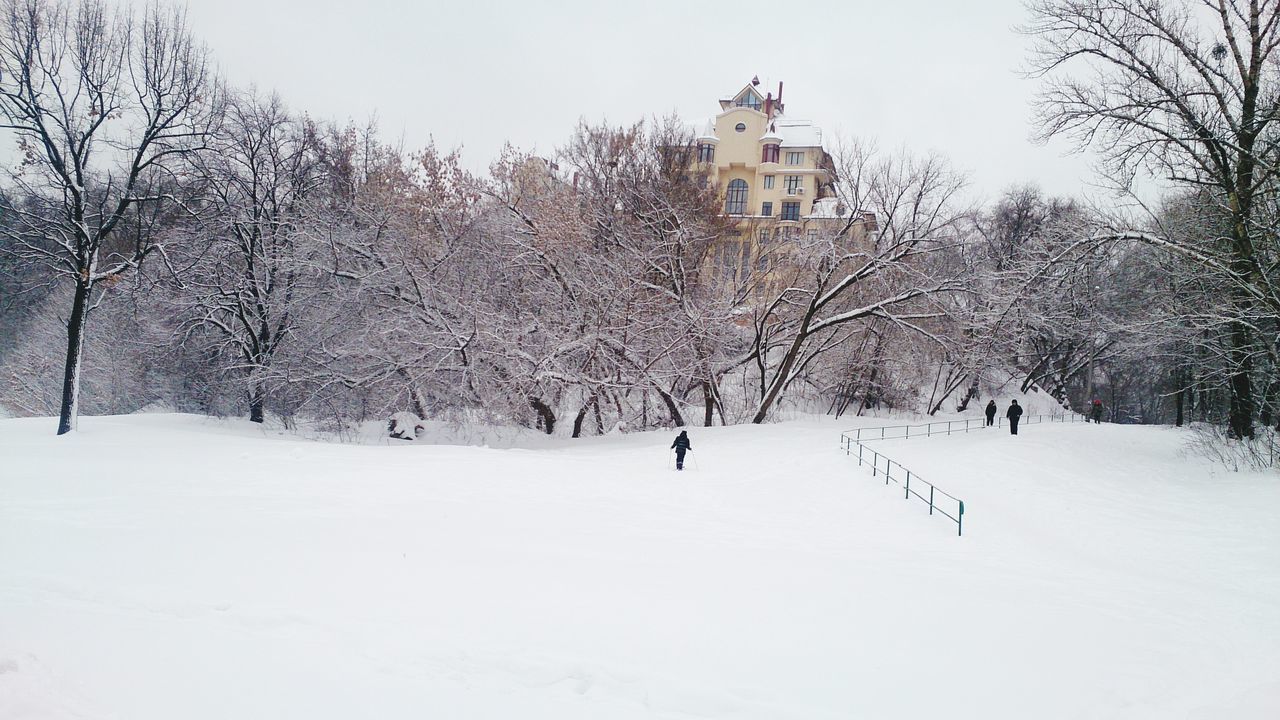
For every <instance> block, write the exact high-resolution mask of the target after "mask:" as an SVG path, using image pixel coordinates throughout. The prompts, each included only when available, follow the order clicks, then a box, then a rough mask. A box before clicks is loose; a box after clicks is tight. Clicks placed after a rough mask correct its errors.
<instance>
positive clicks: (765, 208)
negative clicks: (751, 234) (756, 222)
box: [760, 202, 773, 217]
mask: <svg viewBox="0 0 1280 720" xmlns="http://www.w3.org/2000/svg"><path fill="white" fill-rule="evenodd" d="M760 214H761V215H763V216H765V217H772V216H773V203H771V202H767V203H761V204H760Z"/></svg>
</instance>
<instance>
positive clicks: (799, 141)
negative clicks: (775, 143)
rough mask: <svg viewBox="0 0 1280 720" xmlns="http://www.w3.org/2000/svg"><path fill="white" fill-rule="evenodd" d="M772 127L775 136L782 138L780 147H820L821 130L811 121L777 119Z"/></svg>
mask: <svg viewBox="0 0 1280 720" xmlns="http://www.w3.org/2000/svg"><path fill="white" fill-rule="evenodd" d="M774 126H775V127H776V134H777V135H779V136H781V137H782V147H822V128H820V127H818V126H817V125H814V124H813V121H812V120H791V119H788V118H784V117H778V118H777V119H776V120H775V121H774Z"/></svg>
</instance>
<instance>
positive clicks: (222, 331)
mask: <svg viewBox="0 0 1280 720" xmlns="http://www.w3.org/2000/svg"><path fill="white" fill-rule="evenodd" d="M317 143H318V138H317V136H316V133H315V130H314V128H312V127H311V126H310V125H309V124H308V123H306V122H303V121H299V120H297V119H295V118H293V117H292V116H290V114H289V113H288V111H287V109H286V108H285V107H284V104H283V103H282V101H281V100H280V99H279V98H278V97H276V96H274V95H273V96H270V97H266V98H263V97H259V96H258V95H257V94H256V93H253V92H249V93H242V94H238V95H235V96H233V97H232V98H231V99H230V100H229V102H228V103H227V106H226V112H225V120H224V122H223V124H222V125H221V127H220V128H219V130H218V133H217V135H216V137H215V138H213V140H212V142H211V149H212V152H208V153H199V154H193V156H192V157H191V158H190V160H191V163H190V169H191V172H192V174H193V175H194V176H195V177H196V178H197V179H198V182H199V184H200V207H199V213H200V216H201V217H200V218H199V222H197V223H192V228H191V234H190V237H189V238H188V240H187V241H186V242H184V243H182V247H181V255H182V256H183V261H182V262H181V263H180V264H181V265H182V266H183V272H182V275H181V277H178V278H177V282H178V284H179V285H180V287H181V289H180V290H179V291H178V292H179V293H180V297H181V298H182V300H183V303H182V304H183V306H184V307H182V308H180V309H179V313H180V315H181V316H182V318H183V321H182V325H181V328H180V332H181V333H182V335H183V336H184V337H188V338H189V337H192V336H195V335H202V336H206V337H210V338H212V339H213V344H214V346H215V347H214V354H215V355H216V356H218V357H220V358H222V362H223V363H224V367H226V369H228V370H230V371H232V372H236V373H237V374H238V375H240V376H242V377H243V378H244V384H245V393H246V397H247V403H248V407H249V419H250V420H252V421H253V422H262V421H263V411H264V406H265V404H266V401H267V394H268V389H269V384H270V383H271V380H272V378H271V374H272V364H273V361H274V359H275V357H276V355H277V353H278V352H279V350H280V348H281V345H282V344H283V343H284V342H286V341H287V340H288V339H289V338H290V336H291V334H292V333H293V332H294V331H295V330H296V328H297V323H298V321H299V313H298V312H297V310H298V306H299V305H302V304H305V303H306V302H307V301H308V300H312V299H314V298H315V295H316V292H315V291H316V289H317V286H318V284H319V283H318V281H317V278H316V268H317V266H318V265H319V262H320V259H319V257H318V255H319V249H320V248H321V246H320V244H319V243H316V242H315V241H314V237H313V236H312V235H310V234H308V233H307V232H305V230H306V228H304V227H303V224H304V223H306V222H308V221H309V220H310V219H311V218H309V217H308V216H307V211H308V209H309V200H310V198H311V195H312V194H313V193H315V192H317V191H318V190H319V189H320V188H321V187H322V185H323V176H322V174H321V167H320V161H319V155H318V152H317Z"/></svg>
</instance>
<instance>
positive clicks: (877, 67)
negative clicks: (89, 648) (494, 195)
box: [189, 0, 1091, 198]
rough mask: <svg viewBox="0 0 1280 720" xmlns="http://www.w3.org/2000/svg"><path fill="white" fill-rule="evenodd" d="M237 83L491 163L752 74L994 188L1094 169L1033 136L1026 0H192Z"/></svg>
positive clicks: (470, 160) (712, 97)
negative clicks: (578, 127)
mask: <svg viewBox="0 0 1280 720" xmlns="http://www.w3.org/2000/svg"><path fill="white" fill-rule="evenodd" d="M189 7H190V15H191V21H192V25H193V27H194V29H195V31H196V32H197V34H199V35H201V36H202V37H203V38H204V39H205V40H206V41H207V42H208V44H209V45H210V47H211V48H212V50H213V52H214V55H215V56H216V58H217V61H218V63H219V65H220V66H221V68H222V70H223V72H224V74H225V75H226V76H227V77H228V78H229V79H230V80H231V81H232V82H233V83H235V84H237V85H248V84H250V83H253V84H256V85H257V86H258V87H260V88H263V89H268V90H276V91H278V92H279V93H280V94H281V95H282V96H283V97H284V98H285V100H286V101H287V102H288V103H289V104H290V105H291V106H292V107H294V108H296V109H299V110H306V111H308V112H310V113H311V114H313V115H315V116H318V117H321V118H325V119H336V120H347V119H351V120H356V121H361V122H362V121H364V120H365V119H367V118H369V117H370V116H373V115H375V114H376V116H377V118H378V120H379V125H380V127H381V128H382V130H383V132H384V134H385V135H387V136H389V137H391V138H394V139H401V140H403V142H404V143H405V145H406V147H409V148H413V147H418V146H421V145H423V144H425V143H426V142H427V141H428V140H429V139H430V138H434V139H435V141H436V143H437V144H438V145H440V146H441V147H443V148H446V149H448V148H454V147H461V148H462V150H463V153H464V156H465V157H466V159H467V164H468V165H470V166H471V167H473V168H482V167H484V166H486V165H487V164H488V162H489V160H490V159H492V158H493V157H494V156H495V155H496V154H497V152H498V150H499V149H500V148H501V146H502V144H503V143H504V142H511V143H512V144H514V145H516V146H517V147H521V148H524V149H536V150H538V151H540V152H550V151H551V150H553V149H554V148H555V147H557V146H559V145H560V144H562V143H563V142H564V140H565V139H566V138H567V137H568V135H569V134H570V133H571V132H572V130H573V127H574V125H575V124H576V123H577V121H578V120H579V118H585V119H587V120H589V121H593V122H594V121H600V120H605V119H607V120H608V121H610V122H611V123H614V124H623V123H629V122H632V121H634V120H638V119H641V118H645V117H649V116H652V115H654V114H657V115H665V114H668V113H671V112H676V113H678V114H679V115H681V116H682V117H686V118H688V119H690V120H694V119H699V118H705V117H709V116H711V115H714V114H715V112H717V110H718V105H717V104H716V100H717V99H719V98H721V97H725V96H727V95H728V94H730V93H732V92H734V91H736V90H738V89H739V88H741V87H742V86H743V85H744V84H746V83H747V82H748V81H749V80H750V79H751V77H752V76H753V75H759V77H760V79H761V81H762V82H763V83H765V84H766V85H767V86H768V87H769V88H776V87H777V83H778V81H779V80H782V81H783V82H784V83H785V95H784V99H785V100H786V105H787V112H788V114H789V115H791V116H793V117H803V118H808V119H812V120H814V121H816V122H817V123H818V124H819V125H821V126H822V127H823V128H824V129H826V130H827V131H828V132H838V133H841V134H845V135H851V136H858V137H863V138H868V139H873V140H875V141H876V142H877V143H879V144H880V145H881V146H885V147H896V146H899V145H906V146H908V147H909V148H911V149H913V150H917V151H920V152H924V151H930V150H932V151H937V152H940V153H942V154H944V155H946V156H948V157H949V158H950V159H951V160H952V162H953V163H954V164H955V165H956V166H957V167H958V168H960V169H962V170H965V171H967V172H968V173H969V174H970V176H971V178H972V186H973V188H974V190H975V192H976V193H977V194H978V195H979V196H982V197H987V198H990V197H992V196H994V195H995V194H997V193H998V192H1000V191H1001V190H1002V189H1003V188H1005V187H1007V186H1009V185H1011V184H1013V183H1018V182H1023V181H1027V180H1033V181H1035V182H1038V183H1039V184H1040V185H1041V186H1042V187H1043V188H1044V189H1045V190H1046V191H1048V192H1051V193H1055V194H1076V193H1079V192H1081V191H1082V190H1083V189H1084V186H1085V185H1087V184H1088V183H1089V182H1090V181H1091V171H1090V166H1089V163H1088V161H1087V160H1086V159H1085V158H1083V157H1081V156H1079V155H1075V154H1073V153H1072V152H1071V148H1070V146H1068V145H1066V144H1065V143H1058V144H1052V145H1049V146H1039V145H1036V144H1034V143H1033V142H1032V139H1031V138H1032V135H1033V131H1034V128H1033V127H1032V125H1031V99H1032V96H1033V94H1034V92H1035V83H1034V81H1031V80H1026V79H1023V78H1022V77H1020V76H1019V74H1018V69H1019V68H1020V67H1021V66H1022V65H1023V62H1024V58H1025V57H1026V50H1027V40H1026V39H1025V38H1023V37H1021V36H1019V35H1018V34H1017V33H1016V32H1015V31H1014V26H1015V25H1017V24H1018V23H1020V22H1022V21H1023V19H1024V10H1023V8H1022V4H1021V2H1020V0H968V1H965V2H957V1H956V0H915V1H914V2H908V3H894V2H883V0H880V1H877V2H870V1H867V0H844V1H841V2H833V3H787V2H782V1H780V0H774V1H773V2H749V1H746V0H738V1H735V0H717V1H716V2H698V1H696V0H685V1H684V2H668V1H667V0H661V1H647V2H646V1H645V0H636V1H633V2H628V3H625V4H622V3H619V4H616V5H615V4H612V3H605V2H587V1H580V0H557V1H554V2H542V1H540V0H531V1H529V2H492V1H488V0H464V1H463V2H449V3H445V2H432V1H428V2H415V1H413V0H400V1H399V2H392V1H390V0H365V2H334V1H332V0H309V1H303V0H289V1H286V0H190V3H189Z"/></svg>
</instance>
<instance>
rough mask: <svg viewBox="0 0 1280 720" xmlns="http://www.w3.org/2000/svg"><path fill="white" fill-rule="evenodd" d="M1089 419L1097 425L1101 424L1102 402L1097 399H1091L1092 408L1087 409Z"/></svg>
mask: <svg viewBox="0 0 1280 720" xmlns="http://www.w3.org/2000/svg"><path fill="white" fill-rule="evenodd" d="M1089 417H1090V418H1092V419H1093V421H1094V422H1095V423H1097V424H1102V401H1101V400H1099V399H1098V398H1094V399H1093V406H1092V407H1091V408H1089Z"/></svg>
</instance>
